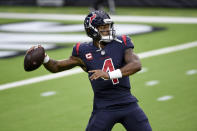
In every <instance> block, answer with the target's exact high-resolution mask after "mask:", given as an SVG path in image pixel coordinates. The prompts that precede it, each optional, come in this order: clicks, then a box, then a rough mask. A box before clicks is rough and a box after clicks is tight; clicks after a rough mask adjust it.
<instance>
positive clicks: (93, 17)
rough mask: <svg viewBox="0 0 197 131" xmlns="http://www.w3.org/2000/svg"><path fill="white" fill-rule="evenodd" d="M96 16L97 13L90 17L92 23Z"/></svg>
mask: <svg viewBox="0 0 197 131" xmlns="http://www.w3.org/2000/svg"><path fill="white" fill-rule="evenodd" d="M95 18H96V14H94V15H93V16H92V17H90V24H91V23H92V20H93V19H95Z"/></svg>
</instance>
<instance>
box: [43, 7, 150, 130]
mask: <svg viewBox="0 0 197 131" xmlns="http://www.w3.org/2000/svg"><path fill="white" fill-rule="evenodd" d="M84 27H85V31H86V33H87V35H88V36H89V37H91V38H92V40H93V41H92V42H89V43H77V44H76V45H75V46H74V48H73V52H72V55H71V56H70V57H69V58H68V59H65V60H53V59H50V58H49V56H48V55H46V57H45V59H44V66H45V68H46V69H47V70H49V71H50V72H54V73H55V72H60V71H64V70H68V69H71V68H73V67H75V66H80V67H81V68H82V69H83V70H84V71H85V72H87V73H88V76H89V80H90V82H91V85H92V89H93V91H94V102H93V112H92V114H91V117H90V119H89V122H88V125H87V128H86V131H111V129H112V128H113V126H114V125H115V124H116V123H121V124H122V125H123V126H124V127H125V129H126V130H127V131H152V129H151V126H150V124H149V121H148V118H147V116H146V115H145V113H144V112H143V111H142V109H141V108H140V107H139V105H138V104H137V99H136V98H135V96H133V95H132V94H131V92H130V89H131V86H130V81H129V76H130V75H133V74H134V73H136V72H138V71H140V70H141V63H140V60H139V58H138V56H137V55H136V54H135V53H134V52H133V48H134V45H133V43H132V41H131V39H130V38H129V37H128V36H126V35H122V36H116V35H115V29H114V23H113V21H112V19H111V18H110V16H109V15H108V14H107V13H105V12H104V11H94V12H91V13H90V14H88V15H87V17H86V18H85V20H84Z"/></svg>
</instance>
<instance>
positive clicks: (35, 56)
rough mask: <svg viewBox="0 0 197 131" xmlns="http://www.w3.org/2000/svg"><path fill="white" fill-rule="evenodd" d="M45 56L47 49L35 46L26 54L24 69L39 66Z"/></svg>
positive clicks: (28, 69)
mask: <svg viewBox="0 0 197 131" xmlns="http://www.w3.org/2000/svg"><path fill="white" fill-rule="evenodd" d="M44 57H45V50H44V48H43V47H42V46H40V45H38V46H33V47H32V48H30V49H29V50H28V51H27V53H26V54H25V58H24V69H25V71H33V70H35V69H37V68H39V67H40V66H41V65H42V63H43V61H44Z"/></svg>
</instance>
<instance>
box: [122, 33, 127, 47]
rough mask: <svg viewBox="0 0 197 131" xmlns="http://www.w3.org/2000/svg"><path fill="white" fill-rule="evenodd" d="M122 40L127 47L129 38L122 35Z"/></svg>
mask: <svg viewBox="0 0 197 131" xmlns="http://www.w3.org/2000/svg"><path fill="white" fill-rule="evenodd" d="M122 40H123V42H124V44H125V45H127V36H126V35H122Z"/></svg>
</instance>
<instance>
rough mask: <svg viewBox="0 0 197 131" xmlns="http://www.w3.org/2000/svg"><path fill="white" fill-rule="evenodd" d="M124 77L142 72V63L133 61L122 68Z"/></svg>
mask: <svg viewBox="0 0 197 131" xmlns="http://www.w3.org/2000/svg"><path fill="white" fill-rule="evenodd" d="M120 70H121V73H122V76H129V75H132V74H135V73H136V72H138V71H140V70H141V63H140V62H139V61H133V62H130V63H128V64H126V65H125V66H124V67H122V68H120Z"/></svg>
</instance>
